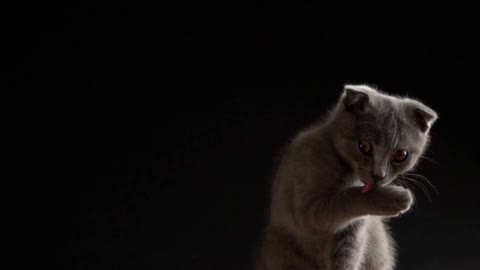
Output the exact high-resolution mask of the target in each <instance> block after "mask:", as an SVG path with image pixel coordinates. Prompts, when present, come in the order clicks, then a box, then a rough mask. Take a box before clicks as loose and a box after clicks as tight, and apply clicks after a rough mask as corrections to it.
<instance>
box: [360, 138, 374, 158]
mask: <svg viewBox="0 0 480 270" xmlns="http://www.w3.org/2000/svg"><path fill="white" fill-rule="evenodd" d="M358 149H360V152H362V154H364V155H370V153H371V152H372V145H371V144H370V143H369V142H367V141H364V140H361V141H360V142H359V143H358Z"/></svg>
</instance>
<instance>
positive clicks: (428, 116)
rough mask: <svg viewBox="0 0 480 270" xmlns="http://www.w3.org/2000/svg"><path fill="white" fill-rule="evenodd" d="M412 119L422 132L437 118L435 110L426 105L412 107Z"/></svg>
mask: <svg viewBox="0 0 480 270" xmlns="http://www.w3.org/2000/svg"><path fill="white" fill-rule="evenodd" d="M412 111H413V120H414V121H415V124H416V125H417V127H418V128H419V129H420V131H421V132H422V133H426V132H427V131H428V130H429V129H430V128H431V127H432V125H433V123H435V121H436V120H437V119H438V115H437V113H436V112H435V111H433V110H432V109H430V108H428V107H427V106H419V107H415V108H413V110H412Z"/></svg>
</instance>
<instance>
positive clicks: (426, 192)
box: [402, 175, 432, 202]
mask: <svg viewBox="0 0 480 270" xmlns="http://www.w3.org/2000/svg"><path fill="white" fill-rule="evenodd" d="M402 177H403V179H404V180H406V181H407V180H409V181H412V183H413V184H415V185H416V186H418V187H419V188H420V189H421V190H422V191H423V193H425V196H426V197H427V199H428V200H429V201H430V202H432V198H431V196H430V192H429V191H428V189H427V187H426V186H425V185H424V184H422V183H421V182H420V181H418V180H415V179H413V178H409V177H406V176H404V175H403V176H402Z"/></svg>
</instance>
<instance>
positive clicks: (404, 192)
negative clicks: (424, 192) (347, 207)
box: [363, 185, 414, 216]
mask: <svg viewBox="0 0 480 270" xmlns="http://www.w3.org/2000/svg"><path fill="white" fill-rule="evenodd" d="M363 195H364V196H365V202H366V207H367V209H368V210H369V211H368V212H369V214H371V215H378V216H398V215H400V214H403V213H405V212H407V211H408V210H409V209H410V207H411V206H412V204H413V201H414V200H413V195H412V192H411V191H410V190H408V189H406V188H403V187H399V186H395V185H388V186H383V187H379V188H377V189H375V190H373V191H371V192H369V193H365V194H363Z"/></svg>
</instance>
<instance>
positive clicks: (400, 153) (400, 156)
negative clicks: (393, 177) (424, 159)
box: [392, 149, 408, 162]
mask: <svg viewBox="0 0 480 270" xmlns="http://www.w3.org/2000/svg"><path fill="white" fill-rule="evenodd" d="M407 157H408V152H407V151H405V150H402V149H399V150H397V151H395V153H393V156H392V160H393V161H395V162H403V161H405V160H406V159H407Z"/></svg>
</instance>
